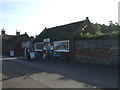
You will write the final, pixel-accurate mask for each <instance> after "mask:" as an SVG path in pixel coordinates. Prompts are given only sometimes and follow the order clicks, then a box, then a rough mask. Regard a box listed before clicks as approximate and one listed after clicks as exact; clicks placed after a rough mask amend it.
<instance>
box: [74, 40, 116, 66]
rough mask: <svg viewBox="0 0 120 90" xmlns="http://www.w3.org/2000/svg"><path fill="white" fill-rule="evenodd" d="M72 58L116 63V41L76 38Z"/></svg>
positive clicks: (80, 60)
mask: <svg viewBox="0 0 120 90" xmlns="http://www.w3.org/2000/svg"><path fill="white" fill-rule="evenodd" d="M74 59H75V60H76V61H79V62H84V63H96V64H109V65H113V64H114V65H115V64H118V41H114V40H76V41H75V53H74Z"/></svg>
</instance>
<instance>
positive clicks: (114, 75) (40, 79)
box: [0, 57, 118, 88]
mask: <svg viewBox="0 0 120 90" xmlns="http://www.w3.org/2000/svg"><path fill="white" fill-rule="evenodd" d="M0 60H2V86H3V88H117V87H118V69H117V67H115V66H104V65H93V64H82V63H75V62H64V61H57V60H56V61H51V60H36V61H28V60H26V59H24V58H15V57H13V58H10V57H4V58H2V59H0Z"/></svg>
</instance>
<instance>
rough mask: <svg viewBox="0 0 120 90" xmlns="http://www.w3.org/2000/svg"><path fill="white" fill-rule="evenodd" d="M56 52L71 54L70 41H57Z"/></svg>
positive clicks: (55, 43)
mask: <svg viewBox="0 0 120 90" xmlns="http://www.w3.org/2000/svg"><path fill="white" fill-rule="evenodd" d="M54 51H58V52H69V40H64V41H55V42H54Z"/></svg>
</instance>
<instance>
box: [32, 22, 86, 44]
mask: <svg viewBox="0 0 120 90" xmlns="http://www.w3.org/2000/svg"><path fill="white" fill-rule="evenodd" d="M85 21H86V20H84V21H79V22H75V23H70V24H67V25H62V26H57V27H53V28H48V29H45V30H43V31H42V32H41V33H40V34H39V35H38V36H37V38H36V39H35V40H34V42H40V41H43V39H45V38H50V39H51V40H65V39H70V38H72V35H73V33H74V32H75V31H77V29H78V28H80V27H81V26H82V24H83V23H84V22H85Z"/></svg>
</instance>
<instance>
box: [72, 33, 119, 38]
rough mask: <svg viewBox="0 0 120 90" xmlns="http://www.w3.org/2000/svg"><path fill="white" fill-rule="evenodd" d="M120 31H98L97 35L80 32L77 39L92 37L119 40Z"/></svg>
mask: <svg viewBox="0 0 120 90" xmlns="http://www.w3.org/2000/svg"><path fill="white" fill-rule="evenodd" d="M119 32H120V31H113V32H111V33H97V34H96V35H91V34H89V33H86V34H84V35H83V34H80V35H77V36H75V37H74V38H75V39H80V40H91V39H93V40H94V39H102V40H105V39H113V40H118V33H119Z"/></svg>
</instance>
